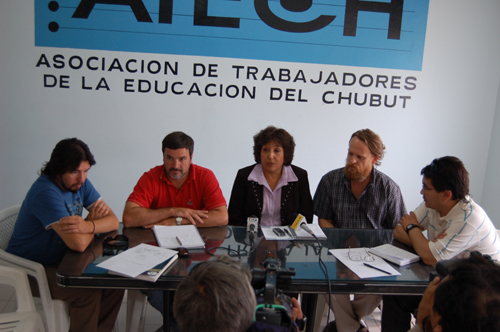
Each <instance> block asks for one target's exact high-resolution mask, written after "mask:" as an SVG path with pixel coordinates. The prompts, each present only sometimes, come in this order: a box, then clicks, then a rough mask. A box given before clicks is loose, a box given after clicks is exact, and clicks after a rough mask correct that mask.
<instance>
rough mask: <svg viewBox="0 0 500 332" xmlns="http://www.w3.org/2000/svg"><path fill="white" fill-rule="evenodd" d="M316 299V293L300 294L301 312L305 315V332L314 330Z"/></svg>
mask: <svg viewBox="0 0 500 332" xmlns="http://www.w3.org/2000/svg"><path fill="white" fill-rule="evenodd" d="M317 300H318V294H302V312H303V313H304V315H306V317H307V325H306V332H313V331H314V318H315V315H316V302H317Z"/></svg>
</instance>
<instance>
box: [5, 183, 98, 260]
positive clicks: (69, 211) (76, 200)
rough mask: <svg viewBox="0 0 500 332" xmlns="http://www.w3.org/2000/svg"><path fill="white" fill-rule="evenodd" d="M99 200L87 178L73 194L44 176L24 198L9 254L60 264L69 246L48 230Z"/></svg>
mask: <svg viewBox="0 0 500 332" xmlns="http://www.w3.org/2000/svg"><path fill="white" fill-rule="evenodd" d="M100 197H101V196H100V195H99V193H98V192H97V191H96V190H95V188H94V186H93V185H92V183H91V182H90V181H89V180H88V179H86V180H85V182H84V183H83V185H82V186H81V187H80V189H79V190H78V191H77V192H76V193H73V192H71V191H66V190H64V189H62V188H61V187H59V186H58V185H57V184H56V183H55V182H54V181H53V180H51V179H50V178H48V177H47V176H46V175H41V176H40V177H39V178H38V179H37V180H36V181H35V183H33V185H32V186H31V189H30V190H29V191H28V194H27V195H26V198H25V199H24V202H23V204H22V206H21V210H20V211H19V216H18V218H17V222H16V226H15V227H14V233H13V234H12V237H11V239H10V242H9V246H8V247H7V252H9V253H11V254H14V255H17V256H20V257H23V258H26V259H29V260H32V261H35V262H38V263H40V264H42V265H54V264H59V263H60V262H61V260H62V258H63V257H64V255H65V254H66V252H67V250H68V246H67V245H66V244H65V243H64V241H63V240H62V238H61V237H60V236H59V235H58V234H57V233H56V232H55V231H54V230H53V229H52V228H50V229H48V230H46V229H45V227H46V226H48V225H50V224H52V223H53V222H55V221H58V220H59V219H61V218H63V217H68V216H73V215H77V216H82V212H83V208H84V207H85V208H86V209H89V208H90V206H92V204H94V202H95V201H97V200H98V199H99V198H100Z"/></svg>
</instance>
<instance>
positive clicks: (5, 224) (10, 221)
mask: <svg viewBox="0 0 500 332" xmlns="http://www.w3.org/2000/svg"><path fill="white" fill-rule="evenodd" d="M20 209H21V205H16V206H12V207H9V208H6V209H4V210H2V211H0V265H4V266H12V267H17V268H21V269H22V270H24V272H26V273H27V274H28V275H30V276H33V277H34V278H35V279H36V281H37V282H38V289H39V291H40V298H39V299H38V298H35V302H37V300H39V301H40V302H41V309H43V314H41V316H42V319H43V322H44V324H45V329H46V330H47V331H50V332H67V331H68V330H69V306H68V303H67V302H65V301H62V300H53V299H52V297H51V295H50V289H49V285H48V282H47V277H46V275H45V269H44V268H43V266H42V265H41V264H39V263H36V262H33V261H30V260H28V259H25V258H21V257H18V256H16V255H12V254H10V253H8V252H6V251H5V249H7V245H8V244H9V241H10V238H11V236H12V232H13V231H14V225H15V224H16V221H17V216H18V214H19V210H20Z"/></svg>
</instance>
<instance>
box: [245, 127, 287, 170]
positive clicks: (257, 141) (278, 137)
mask: <svg viewBox="0 0 500 332" xmlns="http://www.w3.org/2000/svg"><path fill="white" fill-rule="evenodd" d="M271 141H276V142H278V143H279V144H280V145H281V146H282V147H283V153H284V156H285V161H284V163H283V164H284V165H285V166H290V164H291V163H292V160H293V153H294V151H295V141H294V140H293V137H292V135H290V134H289V133H288V132H287V131H286V130H285V129H282V128H276V127H274V126H269V127H267V128H266V129H262V130H261V131H259V132H258V133H257V134H256V135H255V136H254V137H253V157H254V159H255V162H256V163H260V153H261V151H262V147H263V146H264V145H266V144H267V143H269V142H271Z"/></svg>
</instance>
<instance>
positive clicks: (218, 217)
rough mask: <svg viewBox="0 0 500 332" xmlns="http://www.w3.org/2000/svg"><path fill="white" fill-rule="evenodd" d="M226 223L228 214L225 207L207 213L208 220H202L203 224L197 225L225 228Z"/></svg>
mask: <svg viewBox="0 0 500 332" xmlns="http://www.w3.org/2000/svg"><path fill="white" fill-rule="evenodd" d="M227 222H228V213H227V208H226V207H225V206H221V207H218V208H215V209H213V210H210V211H208V218H206V219H203V224H197V226H198V227H216V226H225V225H227Z"/></svg>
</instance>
